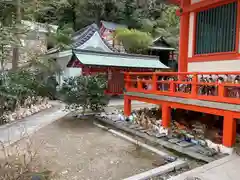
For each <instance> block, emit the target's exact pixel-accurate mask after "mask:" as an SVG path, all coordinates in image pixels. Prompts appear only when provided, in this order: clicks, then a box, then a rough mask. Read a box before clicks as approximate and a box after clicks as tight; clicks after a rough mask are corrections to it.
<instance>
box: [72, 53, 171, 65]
mask: <svg viewBox="0 0 240 180" xmlns="http://www.w3.org/2000/svg"><path fill="white" fill-rule="evenodd" d="M73 53H74V55H75V56H76V57H77V59H78V60H79V61H80V62H81V63H82V64H84V65H89V66H90V65H92V66H108V67H130V68H152V69H167V68H168V67H167V66H165V65H164V64H163V63H161V62H160V61H159V57H157V56H146V55H137V54H124V53H109V52H95V51H89V50H73Z"/></svg>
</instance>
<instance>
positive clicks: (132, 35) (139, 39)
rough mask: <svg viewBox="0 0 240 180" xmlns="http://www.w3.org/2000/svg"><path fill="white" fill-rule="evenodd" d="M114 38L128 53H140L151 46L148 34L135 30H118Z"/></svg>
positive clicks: (150, 38)
mask: <svg viewBox="0 0 240 180" xmlns="http://www.w3.org/2000/svg"><path fill="white" fill-rule="evenodd" d="M116 38H117V39H118V40H119V41H121V42H122V43H123V46H124V47H125V49H126V50H127V51H128V52H130V53H141V52H143V51H144V50H145V49H147V48H148V46H150V45H151V44H152V37H151V35H150V34H149V33H146V32H141V31H138V30H136V29H130V30H129V29H118V30H117V31H116Z"/></svg>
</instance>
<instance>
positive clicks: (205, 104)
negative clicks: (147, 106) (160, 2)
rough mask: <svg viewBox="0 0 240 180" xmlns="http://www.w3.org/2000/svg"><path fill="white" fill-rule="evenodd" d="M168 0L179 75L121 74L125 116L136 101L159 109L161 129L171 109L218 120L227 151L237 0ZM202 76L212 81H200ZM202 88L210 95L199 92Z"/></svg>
mask: <svg viewBox="0 0 240 180" xmlns="http://www.w3.org/2000/svg"><path fill="white" fill-rule="evenodd" d="M170 2H172V3H177V4H178V5H179V10H178V12H177V14H178V15H179V16H180V42H179V49H180V50H179V67H178V70H179V72H177V73H167V72H166V73H161V72H156V73H147V72H142V73H141V72H129V73H125V76H126V77H125V86H126V92H125V94H124V112H125V115H127V116H128V115H130V113H131V101H132V100H138V101H143V102H148V103H153V104H157V105H160V106H161V108H162V121H163V126H164V127H165V128H169V125H170V121H171V109H172V108H177V109H185V110H191V111H196V112H202V113H209V114H213V115H217V116H223V119H224V120H223V142H222V143H223V145H224V146H225V147H229V148H231V147H232V146H233V145H234V143H235V139H236V123H237V119H239V118H240V96H239V94H240V81H239V76H238V75H240V46H239V43H240V36H239V33H240V0H181V1H177V0H170ZM146 76H148V77H151V78H149V80H146V78H143V77H146ZM136 77H138V78H136ZM206 77H208V78H209V77H210V79H215V80H211V81H208V82H207V81H204V78H206ZM230 79H235V80H233V81H230ZM143 83H144V84H151V89H148V90H146V89H144V88H143V86H142V84H143ZM136 84H137V86H136ZM182 87H186V88H185V89H184V90H182ZM206 87H207V88H209V87H210V89H211V88H213V89H214V92H213V91H211V90H210V91H211V92H210V91H209V92H204V91H202V89H203V88H206ZM207 91H208V90H207Z"/></svg>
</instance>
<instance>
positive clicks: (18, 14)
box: [12, 0, 22, 71]
mask: <svg viewBox="0 0 240 180" xmlns="http://www.w3.org/2000/svg"><path fill="white" fill-rule="evenodd" d="M21 19H22V17H21V0H16V19H15V28H16V35H15V36H16V38H17V39H19V40H20V32H19V30H18V29H19V27H20V25H21ZM19 56H20V54H19V44H18V43H17V44H16V45H15V47H14V48H13V57H12V70H14V71H16V70H17V68H18V62H19Z"/></svg>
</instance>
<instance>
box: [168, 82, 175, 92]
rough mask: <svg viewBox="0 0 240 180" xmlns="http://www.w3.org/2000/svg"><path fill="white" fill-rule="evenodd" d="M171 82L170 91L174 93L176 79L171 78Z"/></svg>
mask: <svg viewBox="0 0 240 180" xmlns="http://www.w3.org/2000/svg"><path fill="white" fill-rule="evenodd" d="M169 82H170V88H169V91H170V92H171V93H174V91H175V90H174V89H175V84H174V80H172V79H171V80H170V81H169Z"/></svg>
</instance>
